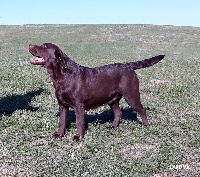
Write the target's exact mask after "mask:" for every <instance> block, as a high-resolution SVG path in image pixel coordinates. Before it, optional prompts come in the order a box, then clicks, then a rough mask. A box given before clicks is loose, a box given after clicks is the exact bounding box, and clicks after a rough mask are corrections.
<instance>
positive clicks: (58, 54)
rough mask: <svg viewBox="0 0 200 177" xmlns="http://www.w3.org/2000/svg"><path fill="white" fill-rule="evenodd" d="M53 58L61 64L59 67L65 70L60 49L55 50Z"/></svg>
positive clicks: (63, 58) (64, 62)
mask: <svg viewBox="0 0 200 177" xmlns="http://www.w3.org/2000/svg"><path fill="white" fill-rule="evenodd" d="M55 58H56V61H57V62H58V63H59V64H61V66H63V67H64V68H65V69H66V68H67V64H66V61H65V57H64V54H63V52H62V51H61V50H60V49H56V50H55Z"/></svg>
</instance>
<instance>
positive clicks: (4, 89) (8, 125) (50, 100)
mask: <svg viewBox="0 0 200 177" xmlns="http://www.w3.org/2000/svg"><path fill="white" fill-rule="evenodd" d="M0 38H1V41H0V56H1V60H0V81H1V85H0V133H1V137H0V176H20V177H21V176H60V177H61V176H62V177H63V176H87V177H88V176H137V177H138V176H154V177H163V176H192V177H194V176H199V165H200V161H199V157H200V156H199V153H200V151H199V150H200V143H199V118H200V111H199V107H200V102H199V100H200V92H199V88H200V85H199V83H200V82H199V73H200V62H199V61H200V57H199V56H200V50H199V48H200V43H199V41H200V28H194V27H173V26H153V25H24V26H0ZM44 42H52V43H55V44H57V45H58V46H60V48H61V49H62V50H63V51H65V52H66V53H67V54H68V55H69V56H70V57H71V58H73V59H74V60H75V61H76V62H78V63H80V64H82V65H84V66H90V67H94V66H99V65H103V64H108V63H114V62H129V61H136V60H140V59H144V58H148V57H151V56H153V55H158V54H165V55H166V58H165V60H163V61H162V62H161V63H159V64H157V65H155V66H153V67H151V68H147V69H141V70H137V74H138V76H139V78H140V90H141V97H142V103H143V105H144V106H145V107H147V108H148V112H147V113H148V118H149V121H150V123H151V126H149V127H147V128H145V127H141V126H140V125H138V124H136V123H135V122H134V117H135V114H132V111H131V110H130V109H129V107H128V105H127V104H126V102H125V101H124V100H122V101H121V107H122V108H123V122H122V124H120V126H119V127H118V128H116V129H113V130H110V129H108V128H107V127H108V126H109V125H110V122H111V120H112V117H113V113H112V112H111V111H110V110H109V108H108V107H107V106H103V107H101V108H100V109H98V110H97V111H96V112H88V113H86V120H87V122H88V124H87V131H86V135H85V139H84V141H81V142H78V143H75V142H73V141H72V137H73V135H74V133H75V129H76V127H75V115H74V112H73V110H71V111H70V122H69V128H68V131H67V132H66V135H65V137H64V138H62V139H60V140H53V139H52V134H53V133H54V131H56V129H57V127H58V107H57V103H56V99H55V96H54V89H53V86H52V84H51V81H50V78H49V76H48V74H47V72H46V71H45V70H44V68H42V67H36V66H32V65H30V64H29V60H30V58H31V55H30V54H29V52H28V45H29V44H30V43H32V44H41V43H44Z"/></svg>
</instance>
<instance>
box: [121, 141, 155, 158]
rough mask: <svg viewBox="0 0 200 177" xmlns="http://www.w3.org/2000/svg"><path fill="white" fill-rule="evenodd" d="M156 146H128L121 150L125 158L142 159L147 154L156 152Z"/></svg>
mask: <svg viewBox="0 0 200 177" xmlns="http://www.w3.org/2000/svg"><path fill="white" fill-rule="evenodd" d="M155 150H156V146H154V145H149V144H136V145H134V146H130V145H129V146H126V147H125V148H123V149H122V150H121V152H122V154H123V157H124V158H128V159H129V158H142V157H145V155H146V152H150V151H151V152H152V153H153V152H155Z"/></svg>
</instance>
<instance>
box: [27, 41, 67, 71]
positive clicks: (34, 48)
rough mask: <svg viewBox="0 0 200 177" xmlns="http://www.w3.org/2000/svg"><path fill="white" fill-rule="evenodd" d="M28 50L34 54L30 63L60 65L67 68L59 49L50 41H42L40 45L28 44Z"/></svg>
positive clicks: (46, 65)
mask: <svg viewBox="0 0 200 177" xmlns="http://www.w3.org/2000/svg"><path fill="white" fill-rule="evenodd" d="M29 52H30V53H31V54H32V55H33V56H35V57H34V58H33V59H31V61H30V63H31V64H34V65H44V66H45V67H48V66H49V65H53V66H56V65H61V66H62V67H63V68H67V65H66V61H65V57H64V54H63V52H62V51H61V49H60V48H59V47H58V46H56V45H55V44H52V43H44V44H42V45H40V46H39V45H32V44H30V45H29Z"/></svg>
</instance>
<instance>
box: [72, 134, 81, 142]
mask: <svg viewBox="0 0 200 177" xmlns="http://www.w3.org/2000/svg"><path fill="white" fill-rule="evenodd" d="M82 139H83V136H80V135H79V134H76V135H74V137H73V141H75V142H77V141H80V140H82Z"/></svg>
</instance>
